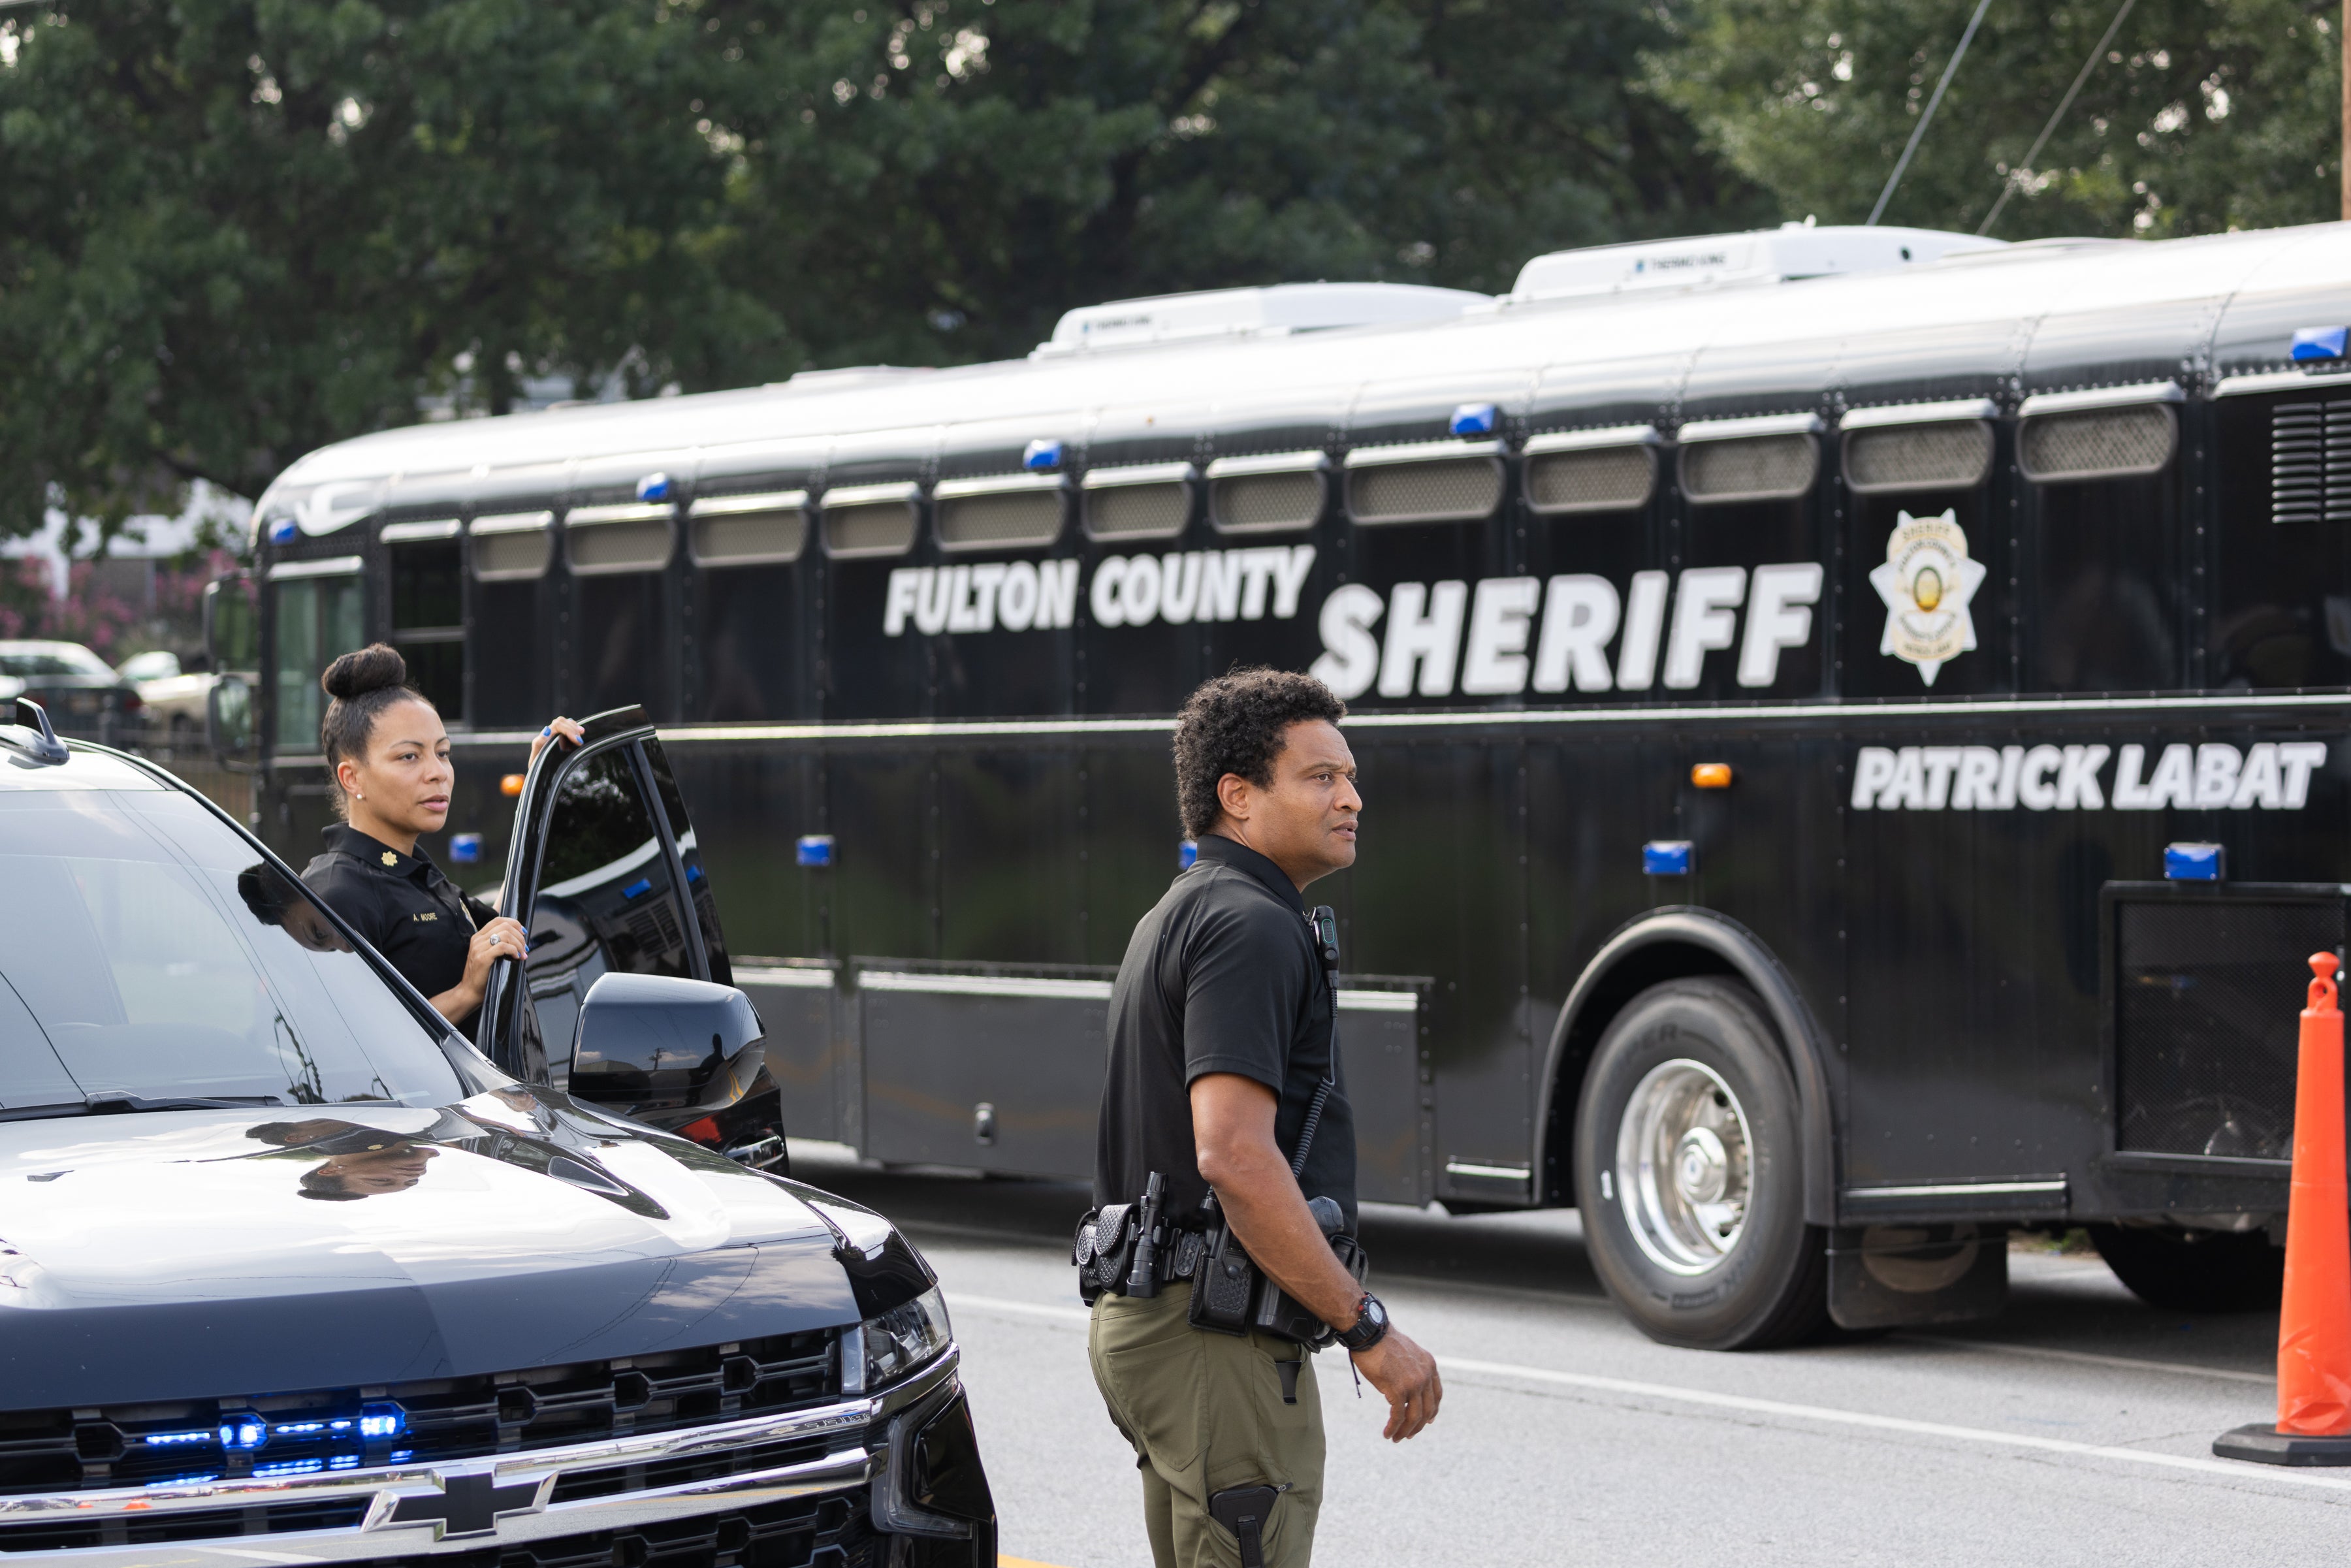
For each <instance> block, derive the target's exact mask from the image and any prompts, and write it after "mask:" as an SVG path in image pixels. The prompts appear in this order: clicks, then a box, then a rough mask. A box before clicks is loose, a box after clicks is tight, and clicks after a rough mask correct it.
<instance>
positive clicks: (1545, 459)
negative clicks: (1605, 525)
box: [1527, 445, 1657, 512]
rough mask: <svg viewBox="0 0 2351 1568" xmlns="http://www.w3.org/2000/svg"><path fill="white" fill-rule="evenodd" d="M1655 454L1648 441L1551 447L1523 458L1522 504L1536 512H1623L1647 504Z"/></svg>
mask: <svg viewBox="0 0 2351 1568" xmlns="http://www.w3.org/2000/svg"><path fill="white" fill-rule="evenodd" d="M1656 483H1657V455H1656V450H1655V449H1654V448H1652V447H1649V446H1646V445H1643V446H1605V447H1602V448H1600V449H1598V450H1596V451H1592V452H1552V453H1546V454H1544V455H1541V456H1539V457H1531V458H1529V459H1528V460H1527V505H1528V506H1530V507H1532V508H1534V509H1535V510H1536V511H1538V512H1622V511H1629V510H1631V509H1633V508H1634V507H1645V506H1646V505H1648V501H1649V492H1650V491H1651V490H1653V489H1655V488H1656Z"/></svg>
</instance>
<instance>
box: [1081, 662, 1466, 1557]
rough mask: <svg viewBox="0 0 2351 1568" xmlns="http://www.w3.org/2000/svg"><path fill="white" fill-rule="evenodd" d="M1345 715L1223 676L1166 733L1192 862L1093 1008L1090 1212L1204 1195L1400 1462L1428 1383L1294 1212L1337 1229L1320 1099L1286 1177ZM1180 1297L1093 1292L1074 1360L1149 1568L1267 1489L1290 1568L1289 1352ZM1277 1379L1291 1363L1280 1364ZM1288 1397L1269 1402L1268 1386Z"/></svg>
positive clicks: (1307, 1468)
mask: <svg viewBox="0 0 2351 1568" xmlns="http://www.w3.org/2000/svg"><path fill="white" fill-rule="evenodd" d="M1345 714H1346V707H1345V705H1343V704H1342V703H1341V702H1340V701H1339V699H1338V698H1337V697H1335V696H1333V695H1332V694H1331V692H1330V690H1329V688H1327V687H1325V686H1324V685H1322V683H1321V682H1319V681H1317V680H1314V679H1313V678H1312V677H1311V676H1307V675H1301V674H1285V673H1283V672H1280V671H1275V670H1241V671H1236V672H1235V673H1233V674H1228V675H1224V676H1220V677H1218V678H1217V679H1216V680H1212V681H1209V682H1208V683H1207V684H1206V685H1203V686H1201V687H1200V688H1199V690H1197V691H1196V692H1194V693H1193V694H1192V695H1191V698H1190V699H1189V700H1188V701H1187V702H1186V703H1185V705H1184V710H1183V712H1182V713H1181V714H1180V715H1179V716H1177V719H1176V724H1175V791H1176V803H1177V806H1178V809H1179V810H1180V812H1181V815H1182V818H1183V822H1184V829H1185V831H1186V833H1187V834H1188V835H1190V836H1191V837H1192V838H1193V839H1195V840H1196V841H1197V842H1198V844H1199V858H1198V860H1197V861H1196V862H1195V863H1194V864H1193V865H1192V867H1191V868H1190V869H1189V870H1187V871H1186V872H1184V873H1182V874H1181V875H1179V876H1178V877H1176V879H1175V883H1174V884H1173V885H1172V886H1171V887H1169V889H1168V890H1167V893H1166V895H1165V897H1163V898H1161V899H1160V901H1159V903H1158V904H1157V905H1156V906H1155V908H1153V909H1152V911H1151V912H1150V913H1149V914H1148V915H1144V917H1143V920H1142V922H1141V923H1140V924H1139V925H1136V926H1135V928H1134V938H1133V940H1132V941H1130V942H1129V943H1128V944H1127V949H1126V957H1125V960H1124V961H1123V963H1122V964H1121V965H1120V966H1119V972H1118V982H1117V984H1116V985H1115V986H1114V987H1113V988H1112V992H1111V1003H1110V1048H1111V1049H1110V1072H1109V1077H1108V1080H1107V1082H1105V1084H1104V1085H1103V1090H1102V1122H1101V1134H1100V1141H1099V1145H1098V1148H1097V1152H1096V1155H1095V1161H1094V1201H1095V1202H1096V1203H1097V1204H1108V1203H1122V1202H1128V1201H1132V1200H1134V1199H1136V1198H1139V1197H1142V1196H1143V1192H1144V1184H1145V1183H1146V1181H1147V1180H1148V1179H1149V1176H1150V1174H1151V1173H1152V1172H1154V1171H1157V1172H1159V1173H1161V1174H1162V1175H1163V1176H1165V1178H1166V1192H1165V1209H1164V1212H1165V1214H1166V1215H1167V1216H1169V1217H1176V1216H1182V1215H1188V1214H1191V1213H1194V1212H1196V1210H1197V1209H1198V1208H1199V1206H1200V1202H1201V1200H1202V1198H1204V1197H1207V1194H1208V1191H1209V1189H1210V1188H1211V1187H1213V1188H1214V1189H1215V1191H1216V1196H1217V1201H1218V1203H1219V1204H1220V1205H1221V1207H1222V1208H1223V1211H1224V1215H1225V1218H1226V1222H1227V1223H1228V1225H1229V1226H1230V1227H1231V1228H1232V1231H1233V1233H1234V1235H1235V1236H1236V1237H1237V1238H1238V1239H1239V1241H1240V1243H1241V1245H1242V1246H1243V1247H1244V1248H1246V1249H1248V1252H1249V1257H1250V1258H1252V1259H1254V1260H1256V1262H1257V1264H1258V1266H1259V1268H1261V1269H1262V1270H1265V1272H1266V1273H1267V1274H1268V1275H1270V1276H1271V1277H1272V1279H1273V1280H1274V1281H1276V1282H1277V1283H1279V1284H1280V1286H1281V1287H1282V1288H1283V1289H1284V1290H1286V1291H1289V1292H1290V1295H1291V1296H1292V1297H1293V1298H1295V1299H1296V1300H1297V1301H1300V1302H1301V1303H1302V1304H1303V1305H1304V1306H1306V1307H1307V1308H1308V1309H1309V1310H1310V1311H1311V1312H1314V1313H1315V1314H1316V1315H1317V1316H1318V1317H1320V1318H1322V1320H1323V1321H1324V1322H1327V1323H1329V1324H1330V1325H1331V1326H1332V1329H1334V1330H1336V1331H1338V1332H1339V1335H1340V1341H1341V1343H1343V1344H1345V1345H1346V1346H1347V1348H1348V1351H1349V1353H1350V1354H1353V1357H1354V1360H1355V1365H1356V1367H1357V1368H1358V1369H1359V1370H1360V1371H1361V1372H1362V1374H1363V1375H1364V1377H1365V1378H1367V1379H1368V1380H1369V1381H1370V1382H1371V1383H1372V1385H1373V1386H1374V1387H1375V1388H1377V1389H1378V1390H1379V1391H1380V1392H1381V1393H1382V1394H1383V1395H1384V1396H1386V1397H1387V1400H1388V1421H1387V1431H1386V1436H1387V1437H1389V1438H1390V1439H1391V1440H1393V1441H1398V1442H1401V1441H1402V1440H1403V1439H1405V1438H1406V1437H1412V1436H1413V1435H1414V1434H1416V1433H1417V1432H1418V1431H1419V1430H1420V1429H1421V1428H1422V1427H1426V1425H1427V1424H1428V1423H1429V1422H1430V1421H1431V1420H1433V1419H1434V1418H1435V1417H1436V1415H1437V1402H1438V1400H1439V1399H1440V1398H1441V1397H1442V1395H1443V1389H1442V1386H1441V1385H1440V1384H1439V1382H1438V1379H1437V1363H1436V1361H1435V1360H1434V1359H1433V1358H1432V1357H1431V1356H1430V1355H1429V1354H1428V1353H1427V1352H1426V1351H1424V1350H1422V1349H1421V1348H1420V1347H1419V1346H1418V1345H1416V1344H1415V1343H1412V1341H1411V1340H1409V1339H1407V1338H1405V1336H1404V1335H1403V1334H1402V1333H1398V1332H1397V1331H1395V1329H1393V1328H1391V1327H1389V1326H1388V1323H1387V1316H1386V1312H1385V1311H1384V1309H1383V1308H1382V1307H1381V1306H1380V1304H1379V1302H1378V1301H1377V1300H1376V1299H1375V1298H1374V1297H1372V1296H1370V1295H1368V1294H1366V1293H1365V1292H1364V1291H1363V1290H1362V1289H1361V1288H1360V1287H1359V1286H1358V1285H1357V1284H1356V1283H1355V1281H1354V1279H1353V1276H1352V1275H1351V1274H1349V1273H1348V1271H1347V1270H1346V1269H1345V1267H1344V1266H1343V1265H1342V1264H1341V1263H1340V1261H1339V1260H1338V1257H1337V1256H1336V1255H1335V1254H1334V1253H1333V1252H1332V1249H1331V1245H1330V1243H1329V1241H1328V1240H1327V1239H1325V1238H1324V1237H1323V1235H1322V1231H1321V1229H1320V1228H1318V1227H1317V1226H1316V1224H1315V1222H1314V1218H1313V1217H1312V1216H1311V1214H1310V1213H1309V1212H1308V1209H1307V1201H1308V1199H1310V1198H1312V1197H1330V1198H1332V1199H1333V1200H1335V1201H1336V1202H1337V1203H1338V1204H1339V1206H1340V1207H1341V1208H1342V1210H1343V1212H1344V1213H1345V1215H1346V1217H1347V1228H1348V1229H1349V1230H1351V1231H1352V1230H1353V1228H1354V1218H1355V1132H1354V1124H1353V1116H1352V1114H1351V1113H1350V1112H1349V1110H1348V1107H1347V1096H1346V1091H1345V1087H1344V1085H1343V1083H1342V1084H1341V1085H1340V1086H1339V1087H1337V1088H1336V1089H1335V1090H1334V1091H1333V1092H1332V1093H1331V1094H1330V1096H1329V1098H1328V1100H1327V1103H1325V1105H1324V1107H1323V1110H1322V1118H1321V1121H1320V1123H1319V1124H1318V1126H1317V1129H1316V1132H1315V1134H1314V1138H1313V1141H1312V1144H1311V1146H1310V1148H1309V1150H1308V1155H1307V1161H1306V1165H1305V1167H1304V1169H1303V1170H1302V1171H1301V1173H1299V1175H1297V1176H1292V1175H1291V1173H1290V1164H1291V1159H1292V1157H1293V1155H1294V1153H1295V1151H1296V1149H1297V1147H1298V1144H1299V1138H1300V1132H1301V1128H1302V1126H1303V1125H1304V1124H1305V1121H1306V1117H1307V1111H1308V1107H1309V1105H1310V1104H1311V1103H1312V1101H1313V1099H1314V1096H1315V1091H1316V1089H1317V1088H1318V1086H1320V1085H1321V1084H1322V1082H1323V1080H1324V1078H1325V1075H1326V1072H1327V1073H1328V1074H1329V1075H1330V1076H1332V1077H1334V1078H1335V1077H1336V1076H1337V1071H1338V1064H1337V1063H1336V1062H1335V1061H1332V1034H1331V1021H1332V1009H1333V1008H1334V1007H1335V1005H1336V1001H1337V998H1334V997H1332V995H1331V994H1330V986H1329V982H1328V981H1327V979H1326V978H1325V977H1324V975H1323V973H1322V965H1321V961H1320V959H1319V957H1318V955H1317V952H1316V947H1315V943H1314V941H1313V938H1312V935H1311V927H1310V925H1309V924H1308V920H1307V913H1306V904H1305V902H1304V900H1303V899H1302V898H1301V896H1300V894H1301V892H1302V891H1303V890H1304V889H1305V887H1306V886H1307V884H1309V883H1312V882H1314V881H1315V880H1316V879H1317V878H1320V877H1323V876H1327V875H1328V874H1330V873H1332V872H1334V871H1338V870H1341V869H1342V868H1343V867H1346V866H1349V865H1352V864H1353V863H1354V860H1355V828H1356V821H1357V818H1358V817H1359V816H1360V814H1361V813H1362V810H1363V800H1362V799H1361V798H1360V797H1359V796H1358V795H1357V794H1356V793H1355V762H1354V758H1353V755H1352V754H1351V753H1350V752H1349V751H1348V749H1347V743H1346V741H1345V740H1344V739H1343V738H1342V737H1341V736H1340V734H1339V728H1338V720H1339V719H1341V718H1342V717H1343V716H1345ZM1190 1300H1191V1287H1190V1286H1189V1285H1188V1284H1187V1283H1184V1282H1180V1281H1179V1282H1171V1283H1170V1284H1169V1285H1168V1286H1167V1287H1166V1288H1165V1289H1164V1290H1162V1291H1160V1292H1159V1293H1158V1294H1157V1295H1156V1296H1153V1297H1149V1298H1142V1297H1128V1296H1123V1295H1118V1294H1113V1293H1111V1292H1109V1291H1105V1292H1104V1293H1103V1294H1102V1296H1100V1297H1099V1298H1098V1299H1097V1300H1096V1301H1095V1302H1094V1309H1093V1324H1092V1332H1091V1333H1090V1334H1089V1336H1088V1353H1089V1356H1090V1358H1091V1360H1092V1364H1093V1373H1094V1382H1095V1384H1096V1385H1097V1386H1099V1387H1100V1388H1101V1390H1102V1399H1103V1401H1104V1402H1105V1403H1106V1404H1107V1405H1108V1406H1110V1415H1111V1419H1112V1420H1113V1421H1114V1422H1115V1423H1117V1425H1118V1428H1119V1430H1120V1431H1121V1432H1122V1433H1123V1434H1124V1435H1125V1437H1126V1438H1127V1440H1128V1441H1129V1442H1130V1443H1132V1444H1133V1445H1134V1452H1135V1463H1136V1465H1137V1467H1138V1468H1139V1469H1141V1470H1142V1472H1143V1495H1144V1521H1145V1523H1146V1525H1147V1526H1148V1528H1149V1531H1150V1535H1151V1552H1152V1557H1153V1560H1154V1561H1155V1563H1156V1564H1157V1568H1207V1565H1209V1564H1219V1565H1223V1568H1231V1565H1233V1564H1237V1563H1240V1561H1241V1545H1240V1538H1239V1537H1238V1535H1237V1534H1236V1533H1235V1532H1234V1531H1231V1530H1229V1529H1228V1528H1227V1527H1226V1526H1225V1525H1224V1524H1222V1523H1219V1522H1217V1521H1215V1520H1214V1519H1213V1518H1212V1517H1211V1508H1210V1499H1211V1498H1212V1497H1214V1496H1215V1495H1216V1494H1217V1493H1219V1492H1223V1491H1227V1490H1231V1489H1238V1488H1253V1487H1259V1486H1270V1487H1276V1488H1280V1489H1283V1490H1281V1491H1280V1496H1279V1497H1278V1498H1277V1499H1275V1500H1274V1501H1273V1502H1272V1504H1271V1507H1270V1512H1268V1513H1266V1514H1265V1515H1264V1517H1263V1519H1262V1521H1261V1523H1260V1525H1259V1530H1260V1531H1261V1532H1262V1533H1261V1541H1262V1549H1263V1559H1264V1562H1265V1563H1266V1564H1267V1565H1268V1568H1299V1565H1302V1564H1304V1563H1306V1562H1307V1561H1308V1558H1309V1555H1310V1554H1311V1551H1312V1548H1313V1537H1314V1521H1315V1515H1316V1512H1317V1511H1318V1510H1319V1508H1320V1507H1321V1505H1322V1403H1321V1401H1320V1400H1319V1399H1318V1398H1317V1397H1316V1395H1315V1385H1314V1376H1313V1370H1312V1365H1311V1362H1308V1361H1307V1360H1306V1357H1305V1354H1304V1351H1303V1349H1302V1347H1301V1346H1300V1345H1298V1344H1297V1343H1293V1342H1290V1341H1285V1340H1280V1339H1275V1338H1272V1337H1270V1336H1267V1335H1263V1334H1250V1335H1248V1336H1246V1337H1243V1336H1237V1335H1230V1334H1223V1333H1212V1332H1209V1331H1207V1330H1203V1329H1196V1328H1193V1327H1192V1326H1191V1325H1190V1324H1189V1323H1188V1322H1187V1321H1186V1311H1187V1308H1188V1307H1189V1304H1190ZM1283 1362H1298V1363H1302V1364H1301V1365H1299V1366H1296V1367H1284V1366H1282V1365H1281V1363H1283ZM1287 1385H1294V1387H1295V1390H1296V1398H1295V1401H1294V1403H1293V1402H1290V1401H1287V1400H1285V1398H1284V1395H1285V1391H1286V1386H1287Z"/></svg>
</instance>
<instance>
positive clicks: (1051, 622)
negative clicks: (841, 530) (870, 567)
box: [882, 560, 1078, 637]
mask: <svg viewBox="0 0 2351 1568" xmlns="http://www.w3.org/2000/svg"><path fill="white" fill-rule="evenodd" d="M1077 618H1078V563H1077V562H1076V561H1074V560H1040V561H1027V560H1015V561H1000V560H984V561H978V562H975V563H974V564H972V565H969V566H902V567H900V568H898V569H897V570H894V571H893V572H891V574H890V586H889V589H888V591H887V593H886V594H885V595H884V597H883V608H882V633H883V636H885V637H896V636H900V635H902V634H903V633H904V632H905V630H906V623H907V622H909V621H911V622H914V630H915V631H917V632H921V633H922V634H923V635H924V636H925V637H935V636H937V635H939V634H940V633H941V632H948V633H955V632H993V631H995V630H996V629H997V628H998V627H999V626H1000V627H1002V628H1003V629H1004V630H1005V631H1007V632H1026V631H1029V629H1030V628H1032V627H1033V628H1035V629H1036V630H1038V631H1040V632H1045V631H1050V630H1052V629H1053V628H1055V627H1059V626H1069V625H1071V624H1074V623H1075V622H1076V621H1077Z"/></svg>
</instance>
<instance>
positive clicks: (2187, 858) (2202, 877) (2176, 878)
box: [2163, 844, 2228, 882]
mask: <svg viewBox="0 0 2351 1568" xmlns="http://www.w3.org/2000/svg"><path fill="white" fill-rule="evenodd" d="M2227 858H2228V857H2227V856H2226V855H2225V854H2224V853H2223V852H2222V851H2221V849H2220V845H2218V844H2166V845H2164V846H2163V879H2164V880H2165V881H2166V882H2219V881H2220V879H2221V878H2222V877H2223V876H2225V875H2226V874H2227V873H2228V867H2227V864H2226V861H2227Z"/></svg>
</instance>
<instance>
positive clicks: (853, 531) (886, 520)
mask: <svg viewBox="0 0 2351 1568" xmlns="http://www.w3.org/2000/svg"><path fill="white" fill-rule="evenodd" d="M824 548H825V549H826V550H827V551H828V552H829V553H831V554H833V555H852V556H854V555H904V553H905V552H906V551H907V550H909V549H913V548H914V503H913V502H911V501H868V502H865V503H862V504H861V505H854V506H847V507H826V508H825V509H824Z"/></svg>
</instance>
